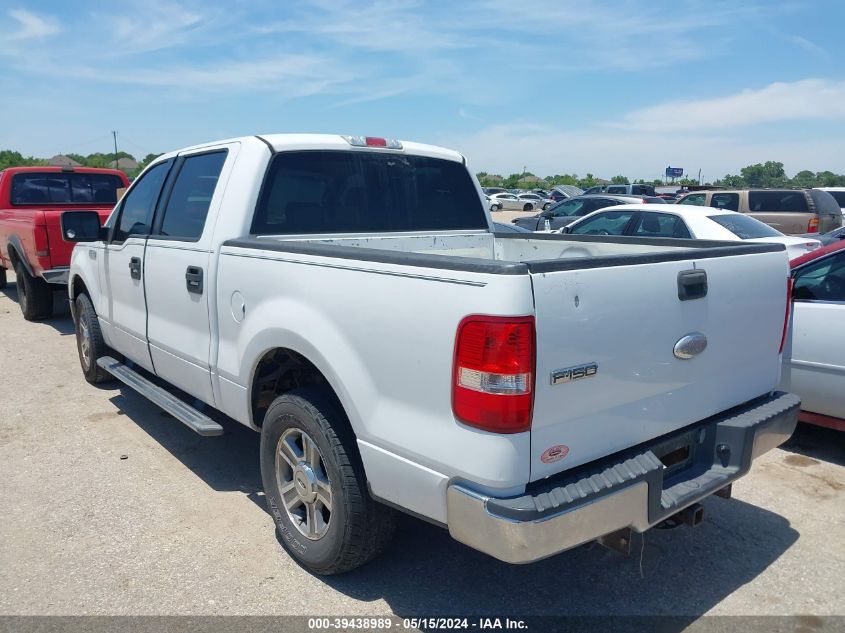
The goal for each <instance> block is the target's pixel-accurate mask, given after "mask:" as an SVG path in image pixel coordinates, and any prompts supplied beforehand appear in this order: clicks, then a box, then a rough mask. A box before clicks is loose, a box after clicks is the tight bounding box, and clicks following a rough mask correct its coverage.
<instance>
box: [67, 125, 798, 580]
mask: <svg viewBox="0 0 845 633" xmlns="http://www.w3.org/2000/svg"><path fill="white" fill-rule="evenodd" d="M482 200H483V194H482V192H481V189H480V188H479V186H478V184H477V182H476V181H475V179H474V178H473V176H472V175H471V172H470V171H469V170H468V169H467V167H466V164H465V160H464V158H463V156H461V154H459V153H457V152H453V151H449V150H446V149H441V148H438V147H433V146H429V145H423V144H417V143H408V142H399V141H395V140H391V139H384V138H374V137H354V136H351V137H343V136H329V135H269V136H263V137H246V138H239V139H235V140H228V141H222V142H218V143H210V144H207V145H202V146H198V147H192V148H188V149H184V150H181V151H177V152H171V153H169V154H165V155H163V156H162V157H160V158H159V159H157V160H156V161H155V162H154V163H153V164H151V165H150V166H149V167H148V168H147V169H146V170H145V171H144V173H143V174H142V175H141V176H140V177H139V178H138V179H137V180H136V181H135V182H134V183H133V185H132V187H131V188H130V189H129V190H128V191H127V193H126V194H125V195H124V197H123V198H122V199H121V201H120V203H119V204H118V205H117V206H116V207H115V210H114V212H113V213H112V215H111V217H110V218H109V220H108V222H107V223H106V225H105V226H104V227H100V226H99V221H98V217H97V216H96V215H95V214H90V213H85V212H78V213H73V212H68V213H66V214H65V215H64V217H63V222H62V230H63V231H64V234H65V238H66V239H68V240H77V241H80V242H84V243H80V244H79V245H77V247H76V248H75V249H74V251H73V258H72V262H71V269H70V284H69V292H70V298H71V300H72V305H73V315H74V321H75V325H76V336H77V343H78V350H79V358H80V362H81V365H82V370H83V372H84V374H85V377H86V378H87V379H88V380H89V381H90V382H100V381H103V380H106V379H110V378H117V379H119V380H121V381H123V382H124V383H126V384H127V385H129V386H131V387H132V388H134V389H136V390H137V391H138V392H139V393H141V394H142V395H144V396H145V397H147V398H148V399H149V400H150V401H151V402H152V403H155V404H156V405H158V406H160V407H162V408H164V409H165V410H166V411H168V412H170V413H171V414H172V415H173V416H174V417H175V418H177V419H178V420H180V421H182V422H184V423H185V424H187V425H188V426H189V427H191V428H192V429H194V430H195V431H197V432H198V433H200V434H203V435H217V434H220V433H222V432H223V430H224V425H225V424H226V420H225V418H226V417H228V418H234V420H236V421H238V422H241V423H243V424H245V425H247V426H249V427H250V428H252V429H255V430H256V431H259V432H260V433H261V449H260V451H261V458H260V462H261V463H260V469H261V475H262V479H263V484H264V490H265V493H266V500H267V505H268V508H269V511H270V512H271V513H272V516H273V518H274V519H275V523H276V525H277V527H278V530H279V533H280V535H281V539H280V540H281V542H282V543H283V545H284V547H285V548H286V549H287V550H288V552H289V553H290V554H291V555H292V556H294V557H295V558H296V559H298V560H299V561H300V562H301V563H302V564H303V565H305V566H307V567H308V568H310V569H311V570H313V571H314V572H317V573H322V574H329V573H336V572H341V571H345V570H348V569H351V568H354V567H356V566H358V565H361V564H363V563H365V562H366V561H368V560H369V559H371V558H372V557H373V556H375V555H376V554H377V553H378V552H379V551H380V550H381V549H382V548H383V547H384V546H385V544H386V543H387V541H388V538H389V536H390V534H391V530H392V525H393V520H392V517H393V512H394V510H395V509H401V510H403V511H406V512H408V513H410V514H413V515H416V516H418V517H422V518H425V519H427V520H429V521H431V522H434V523H436V524H439V525H442V526H444V527H445V528H447V529H448V530H449V532H450V534H451V535H452V536H453V537H454V538H455V539H457V540H458V541H461V542H463V543H465V544H467V545H469V546H471V547H474V548H476V549H478V550H481V551H483V552H486V553H488V554H490V555H492V556H495V557H497V558H499V559H501V560H504V561H509V562H513V563H526V562H530V561H534V560H538V559H541V558H544V557H548V556H551V555H553V554H556V553H558V552H561V551H564V550H566V549H568V548H571V547H574V546H576V545H579V544H582V543H586V542H588V541H592V540H596V539H599V540H600V541H601V542H603V543H604V544H606V545H609V546H618V547H622V545H624V544H625V543H626V542H630V539H629V538H625V537H626V535H627V536H630V532H631V531H632V530H633V531H637V532H642V531H645V530H647V529H648V528H649V527H651V526H654V525H656V524H659V523H664V522H670V523H677V522H679V521H680V520H684V521H686V522H687V523H692V524H694V523H695V522H697V521H698V520H699V519H700V518H701V515H702V509H701V506H699V505H698V502H699V501H700V500H702V499H703V498H704V497H707V496H708V495H711V494H714V493H719V494H722V495H723V496H727V495H729V491H730V485H731V483H732V482H733V481H734V480H735V479H737V478H739V477H741V476H742V475H744V474H745V473H746V472H747V471H748V469H749V467H750V465H751V462H752V460H753V459H754V458H756V457H758V456H759V455H760V454H762V453H764V452H765V451H767V450H769V449H771V448H772V447H774V446H777V445H778V444H780V443H781V442H783V441H784V440H785V439H786V438H788V437H789V435H790V434H791V433H792V431H793V429H794V427H795V423H796V418H797V414H798V408H799V404H800V402H799V399H798V398H797V397H796V396H794V395H791V394H787V393H782V392H776V391H775V386H776V385H777V384H778V379H779V366H780V361H779V355H780V347H781V346H782V344H783V337H784V331H785V327H784V326H785V319H786V315H787V314H788V304H789V297H788V276H789V268H788V262H787V257H786V253H785V252H784V249H783V246H782V245H780V244H756V243H754V244H750V243H736V242H703V241H696V240H674V239H642V238H631V237H616V236H601V235H587V236H582V235H579V236H572V235H538V234H518V233H517V234H514V233H508V234H504V233H503V234H496V233H494V232H493V231H492V229H491V226H492V224H491V220H490V217H489V215H488V214H487V212H486V210H485V208H484V205H483V203H482ZM221 422H222V423H223V424H221ZM149 502H150V503H155V500H150V501H149Z"/></svg>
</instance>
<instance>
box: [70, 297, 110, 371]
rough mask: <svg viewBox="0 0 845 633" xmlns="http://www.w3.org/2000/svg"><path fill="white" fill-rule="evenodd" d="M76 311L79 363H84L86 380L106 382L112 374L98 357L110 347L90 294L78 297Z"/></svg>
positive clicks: (75, 305)
mask: <svg viewBox="0 0 845 633" xmlns="http://www.w3.org/2000/svg"><path fill="white" fill-rule="evenodd" d="M74 313H75V314H76V350H77V352H79V364H80V365H82V373H83V374H85V380H87V381H88V382H90V383H92V384H97V383H101V382H106V381H107V380H110V379H111V375H110V374H108V373H107V372H106V370H104V369H103V368H102V367H100V366H99V365H98V364H97V359H98V358H100V357H102V356H107V355H108V353H109V349H108V347H106V343H105V341H104V340H103V333H102V332H101V331H100V321H99V320H98V319H97V312H96V311H95V310H94V304H93V303H91V299H90V298H89V297H88V295H86V294H81V295H79V296H78V297H77V298H76V301H75V302H74Z"/></svg>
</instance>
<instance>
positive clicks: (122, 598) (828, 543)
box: [0, 277, 845, 628]
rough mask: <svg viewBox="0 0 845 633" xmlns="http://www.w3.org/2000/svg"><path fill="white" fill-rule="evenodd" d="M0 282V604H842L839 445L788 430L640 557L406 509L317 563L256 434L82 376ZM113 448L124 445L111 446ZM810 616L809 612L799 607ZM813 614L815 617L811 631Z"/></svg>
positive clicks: (202, 609)
mask: <svg viewBox="0 0 845 633" xmlns="http://www.w3.org/2000/svg"><path fill="white" fill-rule="evenodd" d="M15 301H16V292H15V285H14V277H11V281H10V284H9V286H8V288H6V290H4V291H2V292H0V332H2V335H0V359H2V364H3V369H4V372H3V374H4V375H3V379H2V380H0V403H2V405H3V409H2V410H3V415H2V416H0V480H2V482H3V483H2V486H0V505H1V506H2V509H3V518H2V520H0V569H2V574H0V614H7V615H8V614H119V615H132V614H171V615H178V614H193V615H199V614H209V615H210V614H306V615H308V614H310V615H326V614H343V615H377V614H389V613H394V614H397V615H399V616H400V617H408V616H420V615H427V616H433V615H446V614H457V613H461V614H491V613H499V614H501V613H506V614H510V615H515V616H516V615H538V614H558V615H560V614H605V615H612V614H649V615H650V614H675V615H688V616H698V615H700V614H706V613H709V614H720V615H726V614H765V615H781V614H782V615H787V614H807V615H831V614H843V613H845V599H844V598H843V595H845V591H843V589H845V580H843V578H845V573H843V572H845V529H844V528H845V525H843V523H845V521H843V518H845V441H843V437H842V436H841V435H838V434H836V433H833V432H828V431H826V430H824V429H817V428H812V427H807V428H801V429H800V430H799V432H798V433H797V434H796V437H795V438H793V440H792V441H791V443H790V444H789V445H787V446H786V447H785V448H783V449H776V450H774V451H772V452H771V453H769V454H768V455H766V456H765V457H763V458H762V459H761V460H760V461H759V462H758V463H757V464H756V466H755V467H754V469H753V470H752V472H751V474H750V475H749V476H747V477H746V478H745V479H743V480H742V481H740V482H739V483H737V484H735V485H734V497H735V498H734V499H732V500H724V499H719V498H713V499H711V500H708V501H707V502H705V521H704V523H703V524H702V525H701V526H699V527H697V528H695V529H689V528H679V529H675V530H652V531H651V532H649V533H647V534H646V535H645V538H644V540H643V539H641V538H640V537H636V541H635V542H634V549H635V554H634V555H632V556H630V557H623V556H621V555H618V554H616V553H613V552H610V551H606V550H604V549H602V548H600V547H596V546H593V547H581V548H578V549H576V550H573V551H570V552H567V553H564V554H562V555H560V556H557V557H554V558H552V559H549V560H546V561H543V562H541V563H537V564H534V565H529V566H523V567H516V566H508V565H505V564H502V563H499V562H497V561H495V560H493V559H491V558H488V557H486V556H484V555H482V554H479V553H477V552H474V551H472V550H470V549H468V548H466V547H464V546H462V545H460V544H458V543H456V542H453V541H452V540H451V539H450V538H449V536H448V534H447V533H446V532H445V531H444V530H442V529H440V528H437V527H434V526H431V525H428V524H426V523H423V522H421V521H417V520H414V519H410V518H407V519H403V520H402V521H401V523H400V530H399V534H398V535H397V538H396V540H395V542H394V544H393V546H392V547H391V548H390V550H389V551H388V552H387V554H386V555H385V556H383V557H382V558H380V559H379V560H377V561H376V562H374V563H372V564H371V565H369V566H368V567H365V568H363V569H361V570H358V571H356V572H353V573H350V574H347V575H344V576H340V577H333V578H326V579H323V578H318V577H315V576H312V575H310V574H308V573H307V572H305V571H304V570H302V569H301V568H299V567H298V566H297V565H296V564H294V563H293V562H292V561H291V559H289V558H288V557H287V556H286V555H285V553H284V552H283V550H282V549H281V547H280V546H279V544H278V543H277V541H276V538H275V536H274V530H273V523H272V521H271V519H270V516H269V515H268V514H267V512H266V510H265V506H264V501H263V496H262V494H261V485H260V478H259V473H258V440H259V438H258V435H257V434H255V433H253V432H252V431H250V430H248V429H246V428H244V427H241V426H239V425H237V424H235V423H230V424H227V425H226V435H224V436H222V437H218V438H201V437H199V436H197V435H195V434H193V433H192V432H191V431H189V430H188V429H187V428H186V427H184V426H182V425H181V424H179V423H178V422H176V421H175V420H173V419H172V418H170V417H169V416H168V415H166V414H164V413H162V412H160V411H159V410H158V409H156V408H155V407H154V406H152V405H150V404H148V403H147V402H145V401H144V400H143V399H142V398H140V397H139V396H137V395H135V394H134V393H133V392H132V391H130V390H128V389H126V388H122V387H120V386H119V385H111V386H107V387H106V388H96V387H93V386H90V385H88V384H87V383H86V382H85V381H84V380H83V378H82V373H81V371H80V369H79V364H78V360H77V356H76V347H75V341H74V336H73V325H72V322H71V320H70V317H69V314H68V311H67V305H66V302H64V303H63V304H62V305H60V309H59V316H58V317H57V318H54V319H52V320H49V321H45V322H42V323H27V322H25V321H24V320H23V318H22V317H21V314H20V310H19V309H18V306H17V304H16V302H15ZM123 456H125V459H124V458H123ZM811 621H812V620H811ZM811 628H812V627H811Z"/></svg>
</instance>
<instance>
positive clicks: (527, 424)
mask: <svg viewBox="0 0 845 633" xmlns="http://www.w3.org/2000/svg"><path fill="white" fill-rule="evenodd" d="M534 357H535V342H534V317H533V316H527V317H495V316H481V315H474V316H469V317H466V318H465V319H464V320H463V321H461V323H460V325H458V334H457V338H456V340H455V364H454V370H453V376H452V411H453V412H454V414H455V417H456V418H458V419H459V420H461V421H462V422H464V423H466V424H469V425H471V426H475V427H478V428H480V429H484V430H485V431H493V432H496V433H519V432H521V431H527V430H528V429H529V428H531V409H532V406H533V401H534V395H533V392H534Z"/></svg>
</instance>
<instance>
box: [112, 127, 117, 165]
mask: <svg viewBox="0 0 845 633" xmlns="http://www.w3.org/2000/svg"><path fill="white" fill-rule="evenodd" d="M111 135H112V137H113V138H114V168H115V169H117V130H112V131H111Z"/></svg>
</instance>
